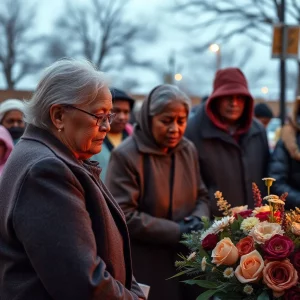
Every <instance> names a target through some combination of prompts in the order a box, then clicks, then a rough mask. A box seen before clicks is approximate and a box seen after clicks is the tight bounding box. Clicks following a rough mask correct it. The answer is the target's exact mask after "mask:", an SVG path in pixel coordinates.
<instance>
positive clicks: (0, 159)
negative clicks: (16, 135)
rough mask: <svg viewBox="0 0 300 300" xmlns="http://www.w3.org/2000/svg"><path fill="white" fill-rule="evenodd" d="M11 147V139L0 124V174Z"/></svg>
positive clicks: (12, 145)
mask: <svg viewBox="0 0 300 300" xmlns="http://www.w3.org/2000/svg"><path fill="white" fill-rule="evenodd" d="M13 147H14V144H13V140H12V138H11V136H10V134H9V132H8V131H7V129H6V128H5V127H4V126H2V125H0V176H1V174H2V171H3V168H4V166H5V164H6V162H7V159H8V157H9V155H10V153H11V151H12V149H13Z"/></svg>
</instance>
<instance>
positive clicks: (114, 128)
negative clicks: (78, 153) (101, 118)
mask: <svg viewBox="0 0 300 300" xmlns="http://www.w3.org/2000/svg"><path fill="white" fill-rule="evenodd" d="M110 92H111V94H112V102H113V109H112V112H113V113H115V115H116V116H115V118H114V120H113V122H112V123H111V125H110V132H108V133H107V135H106V137H105V139H104V143H103V145H102V150H101V152H100V153H98V154H96V155H94V156H93V157H92V158H91V160H95V161H97V162H99V165H100V167H101V169H102V171H101V174H100V177H101V179H102V180H103V181H104V179H105V176H106V172H107V166H108V162H109V159H110V154H111V151H112V150H113V149H114V148H115V147H117V146H119V144H120V143H121V142H122V141H124V140H125V139H126V138H127V137H128V136H130V135H131V134H132V131H133V128H132V125H131V124H129V118H130V114H131V112H132V110H133V106H134V99H133V98H131V97H130V96H129V95H128V94H126V93H125V92H124V91H121V90H119V89H116V88H111V89H110Z"/></svg>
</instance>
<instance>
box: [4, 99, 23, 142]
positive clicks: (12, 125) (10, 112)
mask: <svg viewBox="0 0 300 300" xmlns="http://www.w3.org/2000/svg"><path fill="white" fill-rule="evenodd" d="M24 108H25V107H24V102H23V101H21V100H18V99H7V100H4V101H3V102H2V103H0V124H1V125H2V126H4V127H5V128H6V129H7V130H8V132H9V133H10V135H11V137H12V139H13V142H14V144H16V143H17V142H18V141H19V140H20V137H21V136H22V134H23V133H24V131H25V122H24Z"/></svg>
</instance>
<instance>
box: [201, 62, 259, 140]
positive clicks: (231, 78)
mask: <svg viewBox="0 0 300 300" xmlns="http://www.w3.org/2000/svg"><path fill="white" fill-rule="evenodd" d="M230 95H242V96H246V98H247V99H246V103H245V109H244V112H243V114H242V116H241V118H240V121H239V128H238V130H237V132H236V134H237V135H238V134H242V133H245V132H247V131H248V129H249V128H250V126H251V123H252V118H253V107H254V100H253V98H252V95H251V94H250V92H249V90H248V84H247V80H246V78H245V76H244V74H243V73H242V71H241V70H240V69H238V68H227V69H222V70H219V71H218V72H217V73H216V77H215V80H214V85H213V92H212V94H211V95H210V97H209V98H208V100H207V102H206V113H207V115H208V117H209V118H210V120H211V121H212V122H213V123H214V125H215V126H217V127H219V128H220V129H222V130H224V131H228V130H227V127H226V125H225V124H224V123H223V122H222V120H221V119H220V116H219V114H218V112H217V106H216V101H217V100H218V99H219V98H220V97H222V96H230Z"/></svg>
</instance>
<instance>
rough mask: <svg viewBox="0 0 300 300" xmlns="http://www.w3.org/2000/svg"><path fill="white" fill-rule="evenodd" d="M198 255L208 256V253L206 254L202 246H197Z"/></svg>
mask: <svg viewBox="0 0 300 300" xmlns="http://www.w3.org/2000/svg"><path fill="white" fill-rule="evenodd" d="M199 256H201V257H204V256H205V257H208V258H209V257H210V256H209V255H208V253H207V252H206V251H205V250H204V249H203V248H202V246H201V247H200V248H199Z"/></svg>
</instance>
